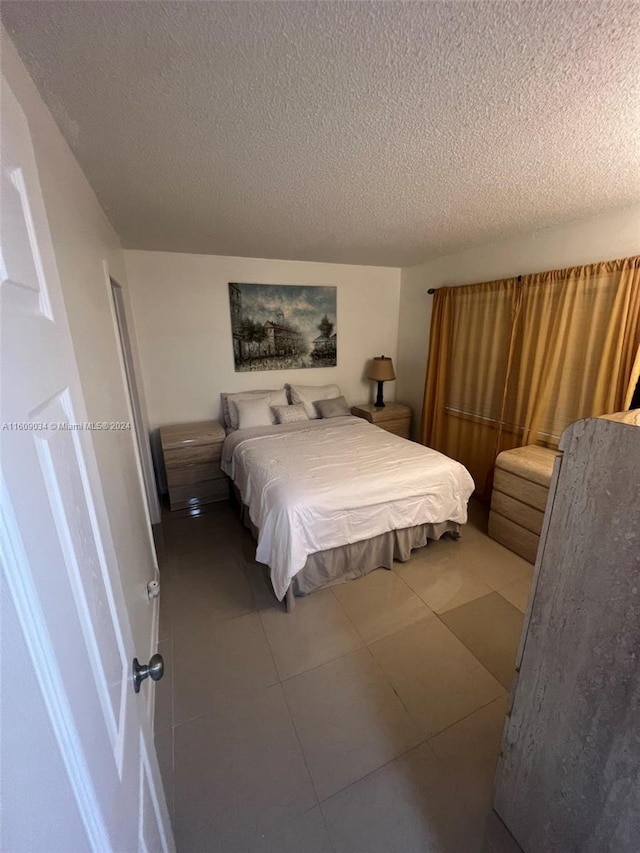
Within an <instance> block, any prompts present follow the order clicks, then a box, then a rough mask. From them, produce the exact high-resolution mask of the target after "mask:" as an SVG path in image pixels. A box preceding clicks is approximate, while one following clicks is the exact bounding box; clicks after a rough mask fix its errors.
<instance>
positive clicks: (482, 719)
mask: <svg viewBox="0 0 640 853" xmlns="http://www.w3.org/2000/svg"><path fill="white" fill-rule="evenodd" d="M507 702H508V697H507V696H506V695H505V696H501V697H500V698H499V699H496V700H495V702H491V703H490V704H489V705H486V706H485V707H484V708H481V709H480V710H479V711H475V712H474V713H473V714H470V715H469V716H468V717H466V718H465V719H464V720H461V721H460V722H459V723H455V724H454V725H453V726H450V727H449V728H448V729H445V731H443V732H441V733H440V734H439V735H436V736H435V737H433V738H431V740H430V741H429V746H430V747H431V749H432V750H433V752H434V753H435V755H436V756H437V757H438V758H439V759H440V761H441V762H442V763H443V765H444V766H446V768H447V770H448V772H450V773H451V774H453V776H454V777H455V779H456V787H457V788H458V790H460V791H461V792H462V795H463V796H464V801H465V804H466V807H467V809H468V810H473V811H474V812H475V814H476V815H477V819H478V822H479V824H481V823H482V821H484V819H485V818H486V815H487V814H488V813H489V812H490V811H491V803H492V798H493V777H494V773H495V769H496V763H497V761H498V755H499V753H500V747H501V743H502V732H503V729H504V723H505V714H506V711H507Z"/></svg>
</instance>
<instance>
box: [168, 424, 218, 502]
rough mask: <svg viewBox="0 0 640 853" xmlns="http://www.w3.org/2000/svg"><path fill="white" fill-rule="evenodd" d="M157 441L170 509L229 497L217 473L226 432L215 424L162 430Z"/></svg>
mask: <svg viewBox="0 0 640 853" xmlns="http://www.w3.org/2000/svg"><path fill="white" fill-rule="evenodd" d="M160 439H161V442H162V455H163V458H164V468H165V472H166V475H167V486H168V488H169V505H170V507H171V509H182V508H184V507H193V506H197V505H198V504H203V503H210V502H212V501H220V500H225V499H226V498H228V497H229V486H228V481H227V478H226V477H225V475H224V474H223V473H222V471H221V469H220V458H221V456H222V445H223V442H224V439H225V432H224V429H223V428H222V427H221V425H220V424H219V423H218V422H217V421H203V422H202V423H189V424H174V425H172V426H166V427H162V429H161V430H160Z"/></svg>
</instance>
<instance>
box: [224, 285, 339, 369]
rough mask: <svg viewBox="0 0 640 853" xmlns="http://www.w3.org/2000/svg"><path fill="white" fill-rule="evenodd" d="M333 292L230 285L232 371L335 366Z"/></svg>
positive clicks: (300, 287)
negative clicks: (233, 364)
mask: <svg viewBox="0 0 640 853" xmlns="http://www.w3.org/2000/svg"><path fill="white" fill-rule="evenodd" d="M336 290H337V288H335V287H324V286H317V285H307V284H236V283H231V282H230V283H229V306H230V309H231V334H232V336H233V358H234V362H235V367H236V371H237V372H239V371H242V372H244V371H249V370H295V369H298V368H301V367H335V365H336V364H337V330H336Z"/></svg>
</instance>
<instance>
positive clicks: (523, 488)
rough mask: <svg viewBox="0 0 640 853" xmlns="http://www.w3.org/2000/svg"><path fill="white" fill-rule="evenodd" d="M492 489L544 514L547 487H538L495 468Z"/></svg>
mask: <svg viewBox="0 0 640 853" xmlns="http://www.w3.org/2000/svg"><path fill="white" fill-rule="evenodd" d="M493 488H494V489H496V490H497V491H499V492H502V494H503V495H510V496H511V497H512V498H517V499H518V500H519V501H521V502H522V503H525V504H528V505H529V506H532V507H534V508H535V509H539V510H542V512H544V509H545V507H546V505H547V497H548V495H549V489H548V487H547V486H540V485H539V484H538V483H532V482H531V481H530V480H523V479H522V477H516V475H515V474H511V473H510V472H509V471H503V470H502V469H500V468H496V472H495V476H494V479H493Z"/></svg>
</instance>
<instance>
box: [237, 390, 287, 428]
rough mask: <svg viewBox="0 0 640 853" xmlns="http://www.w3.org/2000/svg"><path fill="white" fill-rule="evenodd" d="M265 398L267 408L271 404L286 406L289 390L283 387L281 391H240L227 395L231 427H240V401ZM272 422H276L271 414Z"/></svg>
mask: <svg viewBox="0 0 640 853" xmlns="http://www.w3.org/2000/svg"><path fill="white" fill-rule="evenodd" d="M257 399H261V400H265V401H266V404H267V408H268V407H269V406H286V405H287V403H288V402H289V401H288V400H287V391H286V389H285V388H281V389H280V391H239V392H238V393H237V394H228V395H227V406H228V409H229V428H230V429H238V408H237V405H238V402H239V401H241V400H257ZM270 417H271V423H272V424H274V423H275V422H276V421H275V417H273V416H272V415H271V412H270Z"/></svg>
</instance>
